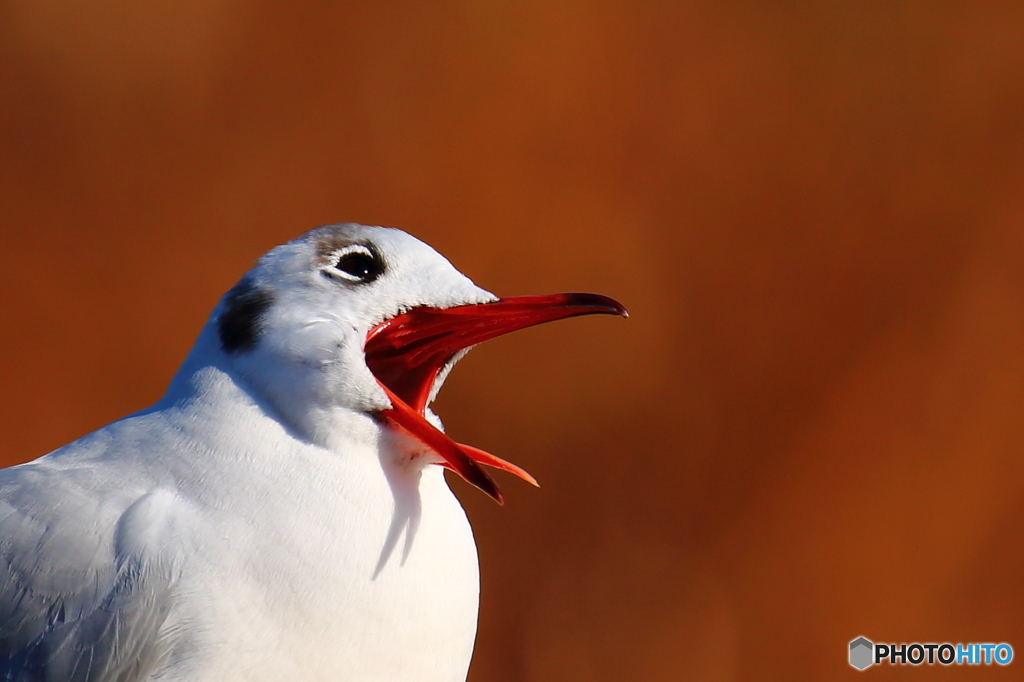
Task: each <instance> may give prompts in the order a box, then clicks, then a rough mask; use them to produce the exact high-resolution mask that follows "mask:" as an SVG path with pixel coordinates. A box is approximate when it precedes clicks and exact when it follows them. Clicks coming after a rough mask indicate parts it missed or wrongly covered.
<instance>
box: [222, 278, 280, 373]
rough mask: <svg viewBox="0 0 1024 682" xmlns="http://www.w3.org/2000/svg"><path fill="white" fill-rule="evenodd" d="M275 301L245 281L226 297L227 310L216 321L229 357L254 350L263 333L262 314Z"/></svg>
mask: <svg viewBox="0 0 1024 682" xmlns="http://www.w3.org/2000/svg"><path fill="white" fill-rule="evenodd" d="M273 302H274V297H273V295H272V294H271V293H270V292H269V291H267V290H266V289H261V288H260V287H258V286H256V284H254V283H253V282H252V281H251V280H249V279H243V280H242V281H241V282H239V283H238V284H236V285H235V286H234V288H232V289H231V291H229V292H228V293H227V296H225V297H224V309H223V311H221V314H220V318H218V320H217V324H218V328H219V331H220V344H221V347H223V348H224V351H225V352H226V353H228V354H232V355H233V354H236V353H241V352H242V351H247V350H250V349H252V347H253V346H255V345H256V342H257V341H258V340H259V338H260V336H261V335H262V334H263V313H265V312H266V311H267V309H268V308H269V307H270V306H271V304H272V303H273Z"/></svg>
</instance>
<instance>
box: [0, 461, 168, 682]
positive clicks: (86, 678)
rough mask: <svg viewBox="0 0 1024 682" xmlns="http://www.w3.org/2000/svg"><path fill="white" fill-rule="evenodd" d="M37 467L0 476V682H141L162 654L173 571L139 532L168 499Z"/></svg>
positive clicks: (80, 473) (86, 471)
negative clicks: (162, 632) (130, 491)
mask: <svg viewBox="0 0 1024 682" xmlns="http://www.w3.org/2000/svg"><path fill="white" fill-rule="evenodd" d="M44 459H45V458H44ZM42 461H43V460H37V462H35V463H32V464H28V465H23V466H20V467H14V468H12V469H6V470H3V471H0V680H9V681H12V682H13V681H17V682H29V681H31V682H43V681H47V682H50V681H52V682H58V681H60V682H113V681H117V682H136V681H139V680H144V679H146V678H147V677H148V676H149V675H150V673H152V672H153V671H154V670H155V669H156V668H157V667H158V666H159V665H160V664H161V662H162V661H163V660H165V659H166V656H167V653H168V647H169V646H170V643H169V641H168V639H169V638H168V637H167V636H166V635H161V627H162V626H163V625H164V623H165V621H166V619H167V616H168V612H169V610H170V608H171V603H172V592H173V587H174V582H175V580H174V575H175V571H174V566H173V565H172V564H173V563H174V562H172V561H165V560H162V557H161V555H160V553H159V552H158V551H154V536H158V535H160V533H159V529H157V530H153V529H152V528H147V526H151V525H153V522H154V520H155V521H156V522H157V524H156V525H157V526H158V527H159V526H161V523H160V521H161V519H162V517H163V516H164V515H165V514H166V512H167V511H168V509H167V500H166V499H165V498H166V496H168V495H169V493H162V492H157V493H149V494H146V493H143V494H141V495H140V494H139V493H137V492H136V493H134V494H131V493H127V492H124V491H120V490H117V489H116V488H113V486H111V485H109V484H107V485H104V481H105V477H104V476H103V472H102V471H99V472H98V471H97V470H96V468H95V467H91V468H90V467H84V468H81V469H79V470H74V469H72V470H67V469H61V468H59V467H52V466H46V465H45V464H43V465H40V462H42ZM133 498H134V499H133ZM147 533H148V534H147Z"/></svg>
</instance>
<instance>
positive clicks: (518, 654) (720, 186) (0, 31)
mask: <svg viewBox="0 0 1024 682" xmlns="http://www.w3.org/2000/svg"><path fill="white" fill-rule="evenodd" d="M1022 189H1024V4H1021V3H1019V2H949V1H945V0H932V1H930V2H882V1H863V0H862V1H860V2H853V1H847V2H828V3H823V2H810V1H806V0H805V1H798V0H794V1H788V2H775V3H755V2H744V1H743V0H718V1H715V0H689V1H686V0H677V1H674V2H660V3H659V2H642V3H641V2H624V1H623V2H615V1H613V0H609V1H607V2H586V1H582V0H547V1H543V2H538V1H535V0H523V1H520V2H493V3H473V2H461V3H460V2H453V1H451V0H443V1H441V2H436V3H411V2H404V3H403V2H397V3H376V2H363V3H338V4H331V3H313V2H296V1H294V0H293V1H291V2H283V1H280V0H277V1H275V0H261V1H253V2H247V3H240V2H228V1H227V0H204V1H196V2H187V3H184V2H178V1H177V0H154V1H153V2H148V3H137V2H128V1H126V0H97V1H96V2H91V3H72V2H49V1H44V0H8V1H6V2H3V3H2V4H0V218H2V224H0V258H2V264H3V266H2V268H0V285H2V289H3V296H2V299H0V325H2V329H3V335H2V341H0V343H2V351H3V357H4V358H5V361H4V363H3V370H2V374H0V376H2V381H0V387H2V396H3V398H2V399H3V409H2V411H0V427H2V429H3V434H4V445H3V446H2V448H0V455H2V459H3V463H5V464H13V463H15V462H20V461H25V460H28V459H31V458H34V457H36V456H39V455H41V454H43V453H45V452H47V451H49V450H51V449H53V448H55V447H58V446H60V445H62V444H64V443H66V442H68V441H70V440H72V439H74V438H76V437H78V436H81V435H83V434H85V433H87V432H88V431H91V430H93V429H95V428H97V427H100V426H102V425H103V424H105V423H107V422H109V421H111V420H113V419H115V418H117V417H120V416H123V415H125V414H127V413H129V412H132V411H135V410H137V409H140V408H142V407H144V406H147V405H148V404H150V403H152V402H153V401H154V400H156V399H157V398H158V397H159V396H160V395H161V393H162V391H163V389H164V387H165V386H166V384H167V382H168V380H169V378H170V377H171V375H172V374H173V372H174V371H175V369H176V367H177V364H178V363H179V362H180V361H181V360H182V359H183V357H184V355H185V353H186V352H187V351H188V349H189V347H190V345H191V342H192V339H193V338H194V336H195V334H196V332H197V331H198V329H199V327H200V326H201V325H202V323H203V322H204V320H205V317H206V315H207V314H208V313H209V311H210V309H211V308H212V307H213V305H214V303H215V302H216V301H217V299H218V298H219V296H220V295H221V294H222V293H223V292H224V291H225V290H226V289H227V288H229V287H230V286H231V285H232V284H233V283H234V282H235V281H236V280H237V279H238V278H239V277H240V275H241V274H242V273H243V272H244V271H245V270H246V269H247V268H248V267H249V265H250V264H251V262H252V261H253V260H254V259H255V258H257V257H258V256H259V255H261V254H262V253H263V252H264V251H266V250H267V249H268V248H270V247H272V246H274V245H275V244H277V243H280V242H282V241H285V240H288V239H290V238H292V237H294V236H296V235H298V234H299V233H300V232H302V231H304V230H306V229H308V228H310V227H313V226H316V225H319V224H324V223H331V222H341V221H350V220H351V221H358V222H364V223H369V224H382V225H394V226H398V227H401V228H403V229H406V230H408V231H410V232H412V233H414V234H416V235H417V236H419V237H420V238H422V239H424V240H425V241H427V242H429V243H431V244H432V245H434V246H435V247H436V248H437V249H438V250H439V251H441V252H442V253H444V254H445V255H447V256H448V257H449V258H450V259H451V260H452V261H453V262H454V263H455V264H456V266H458V267H459V268H460V269H462V270H464V271H465V272H466V273H467V274H468V275H470V276H471V277H473V278H474V279H475V280H476V281H477V282H478V283H480V284H481V285H482V286H484V287H485V288H488V289H491V290H492V291H494V292H496V293H498V294H501V295H513V294H524V293H546V292H551V291H572V290H580V291H595V292H600V293H604V294H608V295H611V296H614V297H616V298H618V299H620V300H621V301H623V302H624V303H625V304H626V306H627V307H628V308H629V309H630V312H631V314H632V317H631V318H630V319H629V320H628V321H625V322H624V321H621V320H615V319H609V318H586V319H582V320H572V321H568V322H564V323H560V324H557V325H552V326H548V327H543V328H538V329H534V330H530V331H525V332H521V333H519V334H515V335H513V336H511V337H507V338H502V339H499V340H496V341H493V342H488V343H487V344H486V345H485V346H483V347H481V348H479V349H477V350H476V351H474V352H473V353H472V354H471V355H470V356H469V358H468V359H467V360H466V361H464V362H463V363H462V364H461V365H460V366H459V368H458V370H457V371H456V372H455V373H454V375H453V377H452V379H450V380H449V382H448V385H447V387H446V389H445V391H444V393H443V395H442V398H441V400H440V403H439V407H438V411H439V413H440V414H441V415H442V416H443V417H445V419H446V423H447V426H448V429H449V431H450V432H451V433H452V434H454V435H455V437H456V438H457V439H458V440H460V441H462V442H468V443H472V444H475V445H477V446H479V447H483V448H486V449H488V450H490V451H492V452H494V453H496V454H498V455H500V456H502V457H506V458H508V459H511V460H512V461H515V462H517V463H519V464H521V465H523V466H525V467H526V468H527V469H528V470H530V471H531V472H532V473H534V474H535V475H536V476H537V477H538V478H539V479H540V481H541V484H542V486H543V487H542V488H541V489H540V490H533V489H530V488H528V487H527V486H525V485H523V484H520V483H519V482H517V481H515V480H513V479H510V478H509V477H504V478H502V479H501V483H502V484H503V486H504V488H505V491H506V496H507V498H508V503H507V504H506V506H505V507H504V508H499V507H497V506H496V505H494V504H493V503H491V502H490V501H489V500H488V499H486V498H485V497H484V496H483V495H480V494H479V493H477V492H476V491H474V490H471V489H469V488H468V487H467V486H465V485H463V484H462V482H461V481H456V482H453V486H454V487H455V488H456V490H457V492H458V494H459V495H460V497H461V498H462V499H463V500H464V502H465V506H466V507H467V510H468V512H469V515H470V518H471V519H472V521H473V524H474V527H475V530H476V534H477V540H478V544H479V547H480V554H481V564H482V575H483V586H482V589H483V595H482V603H481V619H480V631H479V637H478V644H477V651H476V655H475V658H474V662H473V667H472V671H471V674H470V679H471V680H472V681H474V682H484V681H488V682H490V681H494V682H512V681H519V680H528V681H531V682H534V681H537V682H540V681H561V680H581V681H591V680H594V681H597V680H601V681H603V680H625V679H629V680H691V679H692V680H751V681H752V680H759V681H760V680H824V679H829V680H831V679H841V678H845V677H847V676H850V678H851V679H854V677H853V676H855V675H857V674H859V673H857V672H856V671H854V670H853V669H852V668H850V667H849V666H848V665H847V662H846V657H847V644H848V642H849V641H850V640H852V639H853V638H855V637H857V636H859V635H864V636H867V637H868V638H869V639H872V640H874V641H876V642H913V641H918V642H930V641H937V642H945V641H951V642H958V641H960V642H1009V643H1010V644H1012V645H1014V646H1015V647H1016V649H1017V651H1018V653H1019V654H1020V653H1024V620H1022V618H1021V614H1022V613H1024V584H1022V576H1024V542H1022V540H1024V537H1022V531H1024V513H1022V512H1024V466H1022V464H1021V459H1022V456H1021V453H1022V446H1024V419H1022V417H1024V229H1022V227H1024V193H1022ZM1022 665H1024V661H1014V663H1013V664H1011V665H1010V666H1009V667H1008V668H1005V669H1004V668H996V667H995V666H993V667H992V668H986V669H977V668H969V667H965V668H948V669H947V668H941V669H940V668H939V667H938V666H936V667H934V668H930V669H927V672H928V673H931V674H941V675H944V678H949V679H953V678H956V679H968V678H969V679H981V678H982V677H985V678H986V679H987V677H989V676H994V677H998V678H1000V679H1007V678H1010V677H1014V676H1015V675H1016V676H1019V675H1020V672H1019V671H1020V668H1021V666H1022ZM925 668H927V667H926V666H925ZM865 674H866V675H870V676H872V677H873V678H874V679H892V680H898V679H905V678H906V676H907V675H909V674H910V673H909V671H907V670H905V669H902V668H899V667H892V668H889V667H881V668H875V669H872V670H871V671H869V672H867V673H865Z"/></svg>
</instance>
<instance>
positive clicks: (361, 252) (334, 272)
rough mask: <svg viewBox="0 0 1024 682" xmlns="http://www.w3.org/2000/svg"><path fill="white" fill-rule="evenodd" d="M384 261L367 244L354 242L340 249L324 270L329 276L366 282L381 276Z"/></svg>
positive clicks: (361, 282)
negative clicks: (331, 262) (335, 257)
mask: <svg viewBox="0 0 1024 682" xmlns="http://www.w3.org/2000/svg"><path fill="white" fill-rule="evenodd" d="M383 272H384V263H383V262H382V261H381V259H380V256H378V255H377V253H376V252H375V251H373V250H371V249H370V248H369V247H367V246H363V245H361V244H356V245H353V246H349V247H347V248H345V249H342V250H341V251H340V252H339V253H338V254H337V260H335V261H334V263H333V264H332V265H331V266H330V267H328V268H327V269H325V270H324V274H326V275H328V276H330V277H336V278H340V279H345V280H348V281H350V282H358V283H360V284H366V283H368V282H372V281H373V280H375V279H377V278H378V277H380V276H381V274H382V273H383Z"/></svg>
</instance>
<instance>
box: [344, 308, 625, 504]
mask: <svg viewBox="0 0 1024 682" xmlns="http://www.w3.org/2000/svg"><path fill="white" fill-rule="evenodd" d="M594 314H607V315H621V316H623V317H627V313H626V309H625V308H623V307H622V305H621V304H619V303H618V302H616V301H614V300H612V299H610V298H608V297H607V296H599V295H597V294H549V295H545V296H518V297H515V298H502V299H499V300H497V301H495V302H493V303H480V304H476V305H463V306H456V307H454V308H426V307H423V308H413V309H412V310H410V311H408V312H406V313H402V314H401V315H396V316H395V317H393V318H391V319H390V320H386V321H385V322H382V323H381V324H379V325H377V326H376V327H374V328H373V329H371V330H370V332H369V333H368V334H367V335H366V344H365V347H364V351H365V354H366V365H367V366H368V367H369V368H370V371H371V372H373V375H374V377H375V378H376V379H377V383H379V384H380V385H381V387H382V388H383V389H384V391H385V393H387V395H388V398H389V399H390V400H391V404H392V408H391V409H390V410H384V411H383V412H382V413H381V416H382V417H383V419H384V420H385V421H387V422H388V423H389V424H390V425H391V426H393V427H395V428H397V429H399V430H401V431H403V432H405V433H406V434H408V435H409V436H411V437H412V438H414V439H416V440H417V441H419V442H420V443H422V444H423V445H425V446H426V447H428V448H429V449H430V450H432V451H433V452H435V453H436V454H437V455H438V456H439V457H440V458H441V460H442V462H441V464H442V466H445V467H448V468H449V469H451V470H452V471H454V472H455V473H457V474H459V475H460V476H462V478H464V479H466V481H468V482H469V483H471V484H472V485H474V486H476V487H477V488H479V489H480V490H482V491H484V492H485V493H487V494H488V495H490V496H491V497H492V498H494V500H495V501H496V502H497V503H498V504H501V503H502V496H501V491H500V490H498V486H497V485H496V484H495V483H494V481H493V480H492V479H491V477H490V476H489V475H488V474H487V472H486V471H484V470H483V468H482V467H481V466H480V465H481V464H486V465H487V466H490V467H494V468H495V469H501V470H502V471H508V472H510V473H513V474H515V475H516V476H518V477H520V478H522V479H523V480H524V481H528V482H530V483H532V484H533V485H537V481H536V480H534V478H533V477H532V476H530V474H528V473H526V472H525V471H524V470H522V469H520V468H519V467H517V466H515V465H514V464H510V463H508V462H506V461H504V460H502V459H499V458H498V457H495V456H494V455H491V454H488V453H486V452H484V451H483V450H478V449H476V448H473V447H470V446H468V445H460V444H459V443H456V442H455V441H453V440H452V439H451V438H449V437H448V436H447V435H445V434H444V433H443V432H442V431H440V430H439V429H437V428H436V427H435V426H434V425H433V424H431V423H430V422H428V421H427V420H426V418H425V416H424V413H425V411H426V408H427V402H428V401H429V400H430V391H431V388H432V387H433V385H434V380H435V379H436V378H437V375H438V373H439V372H440V371H441V370H442V369H443V368H444V366H445V365H447V364H448V362H449V361H450V360H451V359H452V358H453V357H454V356H455V355H456V354H457V353H458V352H459V351H461V350H463V349H465V348H469V347H470V346H472V345H474V344H477V343H480V342H481V341H486V340H487V339H493V338H494V337H496V336H501V335H502V334H507V333H508V332H513V331H515V330H517V329H523V328H525V327H532V326H533V325H537V324H541V323H543V322H552V321H554V320H560V319H562V318H565V317H576V316H578V315H594Z"/></svg>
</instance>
